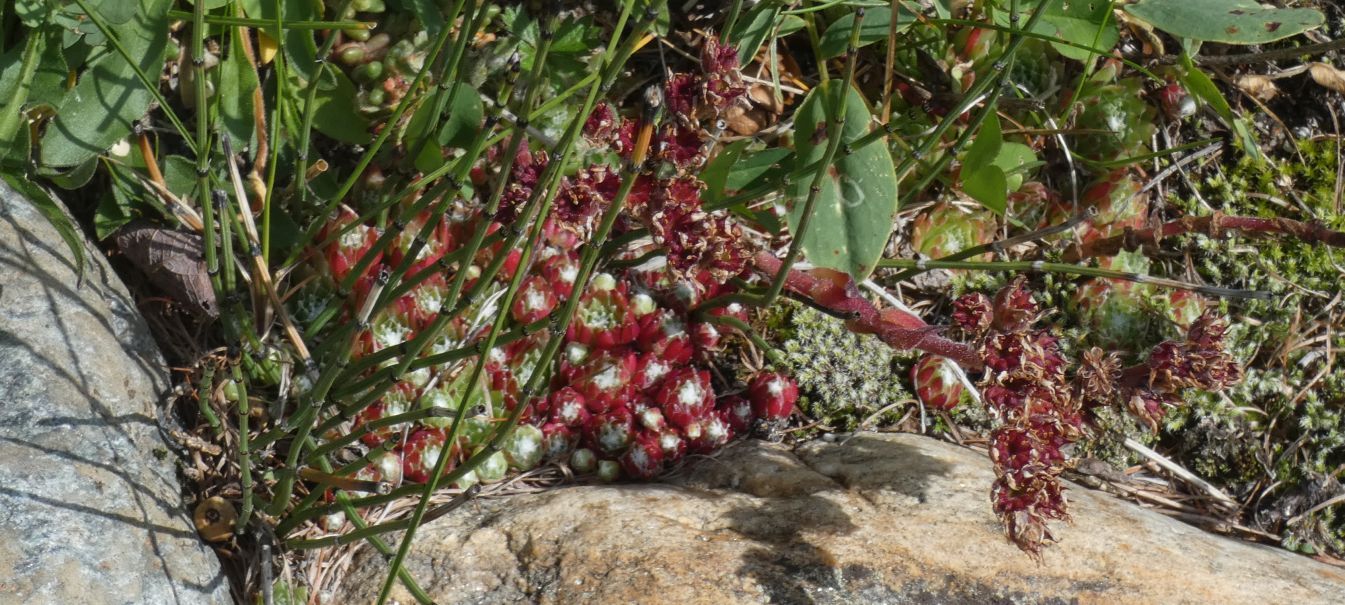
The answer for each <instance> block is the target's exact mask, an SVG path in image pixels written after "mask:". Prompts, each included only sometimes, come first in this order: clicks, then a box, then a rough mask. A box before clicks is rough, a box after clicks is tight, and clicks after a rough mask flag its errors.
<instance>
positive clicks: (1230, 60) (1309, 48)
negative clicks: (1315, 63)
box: [1158, 38, 1345, 67]
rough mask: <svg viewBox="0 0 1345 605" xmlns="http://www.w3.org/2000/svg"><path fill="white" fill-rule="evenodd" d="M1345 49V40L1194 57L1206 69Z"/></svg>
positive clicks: (1168, 58)
mask: <svg viewBox="0 0 1345 605" xmlns="http://www.w3.org/2000/svg"><path fill="white" fill-rule="evenodd" d="M1342 48H1345V38H1341V39H1338V40H1331V41H1329V42H1322V43H1320V44H1308V45H1306V46H1299V47H1295V48H1278V49H1275V50H1266V51H1261V52H1255V53H1243V54H1240V55H1222V56H1213V57H1194V58H1193V59H1192V60H1193V61H1195V63H1196V65H1201V66H1205V67H1209V66H1213V65H1240V64H1242V65H1245V64H1249V63H1269V62H1271V61H1278V60H1280V59H1294V58H1297V57H1301V56H1303V55H1320V54H1324V53H1328V52H1331V51H1333V50H1340V49H1342ZM1179 60H1181V57H1180V56H1179V55H1164V56H1162V57H1159V58H1158V63H1159V64H1162V65H1173V64H1175V63H1177V62H1178V61H1179Z"/></svg>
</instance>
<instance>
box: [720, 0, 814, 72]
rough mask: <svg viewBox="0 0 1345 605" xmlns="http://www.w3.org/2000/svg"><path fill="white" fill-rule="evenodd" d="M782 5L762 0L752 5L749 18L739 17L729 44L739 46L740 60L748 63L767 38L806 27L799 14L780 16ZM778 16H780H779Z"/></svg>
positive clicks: (779, 36)
mask: <svg viewBox="0 0 1345 605" xmlns="http://www.w3.org/2000/svg"><path fill="white" fill-rule="evenodd" d="M779 11H780V7H779V6H773V5H772V3H770V2H762V3H759V4H757V5H756V6H754V7H752V12H750V13H748V15H749V18H747V19H739V20H738V25H737V27H735V28H734V30H733V33H731V34H729V38H728V40H729V44H731V45H733V46H736V47H738V62H739V63H740V64H742V65H747V64H748V63H749V62H750V61H751V60H752V57H755V56H756V54H757V51H759V50H761V45H762V44H764V43H765V42H766V39H767V38H772V37H776V38H783V37H785V36H788V35H789V34H792V33H794V32H796V31H799V30H801V29H803V28H804V25H805V24H804V22H803V19H802V18H800V17H799V16H798V15H784V16H783V17H780V16H779ZM777 17H778V18H777Z"/></svg>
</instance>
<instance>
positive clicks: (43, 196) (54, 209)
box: [0, 172, 85, 279]
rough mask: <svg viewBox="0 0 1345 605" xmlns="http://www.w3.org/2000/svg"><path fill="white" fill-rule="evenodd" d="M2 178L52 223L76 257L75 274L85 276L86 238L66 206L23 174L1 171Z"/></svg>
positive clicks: (0, 177)
mask: <svg viewBox="0 0 1345 605" xmlns="http://www.w3.org/2000/svg"><path fill="white" fill-rule="evenodd" d="M0 179H4V181H5V182H6V183H8V184H9V186H10V187H11V188H13V189H14V191H16V192H18V193H19V194H20V195H22V196H23V197H25V198H27V200H28V201H29V202H31V203H32V204H33V207H34V208H37V211H38V212H40V213H42V216H43V217H45V218H46V219H47V222H49V223H51V226H52V227H54V228H55V229H56V233H57V234H59V235H60V236H61V240H62V241H64V242H65V245H66V247H68V248H70V254H71V255H72V256H74V258H75V274H76V275H78V276H79V278H81V279H82V278H83V277H84V263H85V260H84V254H85V251H84V238H83V237H80V233H79V228H78V227H76V226H75V222H74V221H73V220H71V219H70V215H68V214H66V213H65V208H63V207H62V206H61V204H60V203H59V202H57V201H56V200H55V199H54V198H52V197H51V195H50V194H48V193H47V190H46V189H44V188H42V187H39V186H38V185H37V184H36V183H33V182H32V181H30V180H28V179H27V178H24V177H23V175H20V174H16V173H9V172H0Z"/></svg>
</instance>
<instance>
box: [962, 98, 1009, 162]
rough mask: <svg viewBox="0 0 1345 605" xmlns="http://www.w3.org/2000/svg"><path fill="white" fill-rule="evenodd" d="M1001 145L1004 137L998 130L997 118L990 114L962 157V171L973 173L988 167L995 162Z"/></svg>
mask: <svg viewBox="0 0 1345 605" xmlns="http://www.w3.org/2000/svg"><path fill="white" fill-rule="evenodd" d="M1003 144H1004V135H1003V134H1002V133H1001V131H1000V128H999V116H997V115H995V114H994V113H993V112H991V114H990V115H989V116H987V117H986V119H985V122H984V123H983V124H981V130H980V132H977V133H976V138H975V140H973V141H972V143H971V147H969V148H968V149H967V154H966V155H965V156H963V158H962V170H963V171H972V172H975V171H977V170H980V169H981V168H984V167H986V166H989V165H990V163H991V162H993V161H994V160H995V156H997V155H999V148H1000V146H1001V145H1003Z"/></svg>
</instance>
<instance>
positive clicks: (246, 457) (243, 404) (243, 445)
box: [201, 2, 253, 534]
mask: <svg viewBox="0 0 1345 605" xmlns="http://www.w3.org/2000/svg"><path fill="white" fill-rule="evenodd" d="M201 4H205V3H204V2H202V3H201ZM233 379H234V383H235V384H237V385H238V475H239V484H240V486H241V488H242V490H243V502H242V504H240V505H239V507H238V509H239V510H238V521H237V525H235V528H236V529H235V532H236V533H239V534H242V533H243V530H244V529H245V528H247V525H248V519H250V518H251V517H252V500H253V493H252V491H253V485H252V454H251V453H250V451H251V450H250V448H249V444H248V437H249V435H248V432H249V428H248V416H249V413H250V412H251V411H252V410H251V409H249V408H250V407H251V405H250V404H249V403H248V390H247V383H246V382H244V381H243V371H242V370H241V369H240V368H239V367H238V364H233Z"/></svg>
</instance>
